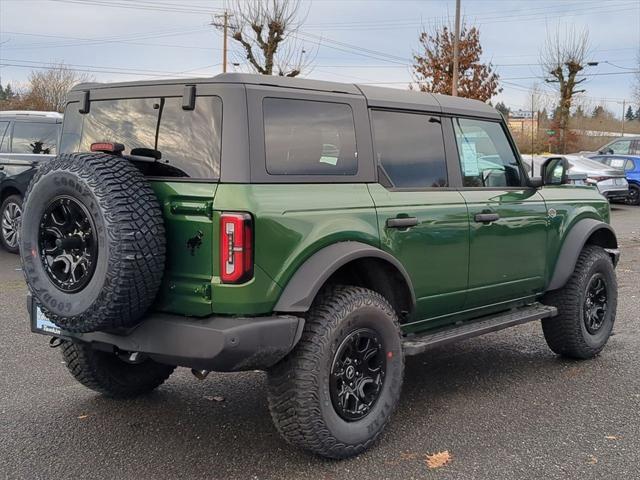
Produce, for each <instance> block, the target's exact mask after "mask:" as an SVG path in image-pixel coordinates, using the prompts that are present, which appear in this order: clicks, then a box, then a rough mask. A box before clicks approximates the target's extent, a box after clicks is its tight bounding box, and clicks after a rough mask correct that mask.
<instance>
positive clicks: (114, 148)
mask: <svg viewBox="0 0 640 480" xmlns="http://www.w3.org/2000/svg"><path fill="white" fill-rule="evenodd" d="M123 150H124V145H123V144H121V143H111V142H96V143H92V144H91V151H92V152H103V153H115V154H116V155H119V154H120V153H122V151H123Z"/></svg>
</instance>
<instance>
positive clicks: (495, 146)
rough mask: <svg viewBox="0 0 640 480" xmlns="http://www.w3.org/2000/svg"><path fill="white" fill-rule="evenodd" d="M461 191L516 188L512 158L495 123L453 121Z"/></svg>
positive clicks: (518, 181) (518, 182)
mask: <svg viewBox="0 0 640 480" xmlns="http://www.w3.org/2000/svg"><path fill="white" fill-rule="evenodd" d="M453 127H454V130H455V134H456V141H457V143H458V155H459V157H460V166H461V169H462V179H463V180H462V181H463V186H465V187H488V188H500V187H520V186H522V174H521V172H520V166H519V165H518V160H517V159H516V155H515V153H514V151H513V149H512V148H511V145H510V144H509V140H508V139H507V135H506V133H505V131H504V130H503V129H502V125H501V124H500V123H499V122H489V121H484V120H472V119H468V118H454V119H453Z"/></svg>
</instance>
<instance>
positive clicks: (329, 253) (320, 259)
mask: <svg viewBox="0 0 640 480" xmlns="http://www.w3.org/2000/svg"><path fill="white" fill-rule="evenodd" d="M359 258H378V259H381V260H384V261H386V262H388V263H390V264H391V265H393V266H394V267H395V268H396V269H397V270H398V271H399V272H400V274H401V275H402V276H403V277H404V280H405V282H407V286H408V287H409V291H410V292H411V301H412V304H413V305H414V306H415V304H416V298H415V292H414V291H413V285H412V283H411V279H410V278H409V274H408V273H407V271H406V270H405V268H404V267H403V266H402V264H401V263H400V262H399V261H398V260H397V259H396V258H395V257H393V255H391V254H389V253H387V252H385V251H383V250H380V249H379V248H376V247H373V246H371V245H367V244H366V243H362V242H355V241H347V242H338V243H334V244H332V245H329V246H327V247H324V248H322V249H321V250H319V251H317V252H316V253H314V254H313V255H311V257H309V258H308V259H307V260H306V261H305V262H304V263H303V264H302V265H301V266H300V267H299V268H298V270H297V271H296V273H294V274H293V276H292V277H291V279H290V280H289V283H288V284H287V286H286V287H285V289H284V290H283V292H282V294H281V295H280V299H279V300H278V302H277V303H276V306H275V307H274V309H273V310H274V311H275V312H306V311H307V310H309V308H310V307H311V303H312V302H313V299H314V298H315V297H316V295H317V293H318V291H319V290H320V288H322V286H323V285H324V283H325V282H326V281H327V279H328V278H329V277H330V276H331V275H332V274H333V273H335V272H336V271H337V270H338V269H339V268H340V267H342V266H344V265H346V264H347V263H349V262H351V261H353V260H356V259H359Z"/></svg>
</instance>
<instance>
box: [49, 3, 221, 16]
mask: <svg viewBox="0 0 640 480" xmlns="http://www.w3.org/2000/svg"><path fill="white" fill-rule="evenodd" d="M50 1H52V2H59V3H71V4H78V5H87V6H92V7H95V6H99V7H115V8H128V9H132V10H143V11H152V12H170V13H188V14H209V13H212V12H213V11H220V10H221V9H220V8H206V7H202V8H194V7H191V8H184V7H179V6H172V4H164V3H158V2H144V1H139V0H138V1H136V3H125V2H115V1H114V2H108V1H105V0H102V1H101V0H50ZM173 5H175V4H173Z"/></svg>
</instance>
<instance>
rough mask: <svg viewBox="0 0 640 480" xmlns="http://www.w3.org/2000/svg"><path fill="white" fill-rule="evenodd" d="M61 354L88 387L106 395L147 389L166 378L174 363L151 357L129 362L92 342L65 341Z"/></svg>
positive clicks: (139, 392)
mask: <svg viewBox="0 0 640 480" xmlns="http://www.w3.org/2000/svg"><path fill="white" fill-rule="evenodd" d="M62 357H63V358H64V361H65V363H66V365H67V368H68V369H69V371H70V372H71V375H73V376H74V378H75V379H76V380H77V381H78V382H80V383H81V384H82V385H84V386H85V387H87V388H90V389H91V390H95V391H96V392H99V393H102V394H103V395H106V396H108V397H114V398H127V397H135V396H138V395H142V394H145V393H148V392H150V391H151V390H153V389H155V388H157V387H159V386H160V385H162V384H163V383H164V381H165V380H166V379H167V378H169V376H170V375H171V374H172V373H173V371H174V370H175V368H176V367H174V366H171V365H163V364H161V363H157V362H154V361H153V360H151V359H148V358H147V359H144V360H142V361H140V362H136V363H132V362H129V361H127V360H126V358H125V357H119V356H118V355H116V354H115V353H110V352H102V351H99V350H95V349H93V348H92V347H91V345H88V344H85V343H76V342H69V341H65V342H63V344H62Z"/></svg>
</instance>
